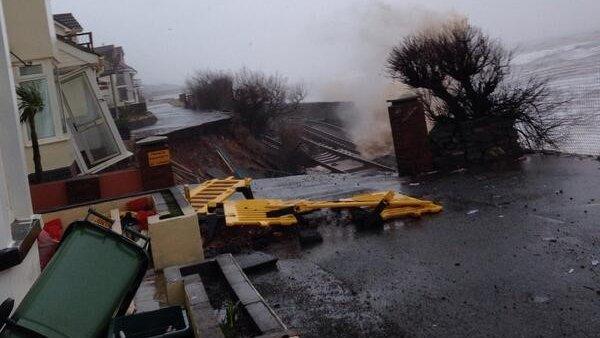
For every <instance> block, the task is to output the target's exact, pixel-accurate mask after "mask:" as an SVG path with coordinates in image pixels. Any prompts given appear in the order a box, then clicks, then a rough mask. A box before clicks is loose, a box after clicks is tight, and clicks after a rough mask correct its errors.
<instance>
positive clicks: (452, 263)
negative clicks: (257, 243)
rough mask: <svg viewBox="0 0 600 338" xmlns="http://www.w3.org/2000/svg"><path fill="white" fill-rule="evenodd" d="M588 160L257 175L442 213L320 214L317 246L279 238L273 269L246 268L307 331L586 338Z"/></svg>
mask: <svg viewBox="0 0 600 338" xmlns="http://www.w3.org/2000/svg"><path fill="white" fill-rule="evenodd" d="M599 169H600V162H598V161H595V160H592V159H580V158H575V157H557V156H537V155H536V156H532V157H529V158H527V159H526V160H525V161H522V162H520V163H519V164H518V168H513V169H506V170H501V171H496V172H493V173H490V172H480V173H478V172H472V171H466V172H461V173H454V174H450V175H448V176H445V177H432V178H429V179H427V180H422V181H418V183H419V185H416V184H413V185H409V184H408V183H409V182H402V180H400V179H396V178H394V177H393V176H391V175H385V176H364V177H361V176H357V175H355V176H347V175H322V176H311V177H292V178H281V179H271V180H258V181H255V184H254V185H255V188H254V190H255V195H257V196H269V197H278V198H286V197H296V198H297V197H309V198H314V197H331V198H336V197H339V195H343V194H344V193H347V194H351V193H355V192H359V191H362V190H364V189H367V190H369V189H386V188H393V189H397V190H400V191H402V192H405V193H408V194H411V195H415V196H421V197H425V198H429V199H433V200H436V201H440V202H441V203H442V204H443V206H444V207H445V210H444V211H443V212H442V213H441V214H439V215H430V216H425V217H423V218H422V219H421V220H413V221H405V222H401V221H397V222H395V223H389V224H387V225H386V226H385V228H384V230H383V231H382V232H380V233H371V234H362V233H356V232H355V230H354V228H353V226H351V225H348V224H344V223H346V222H345V221H340V219H344V215H343V214H342V215H341V217H340V215H335V214H333V213H330V214H324V215H320V216H318V217H320V218H319V219H318V220H317V223H320V224H321V226H320V228H319V229H320V231H321V233H322V234H323V237H324V242H323V243H322V244H320V245H317V246H315V247H312V248H310V249H305V250H301V249H300V248H299V247H298V245H297V244H296V243H292V244H290V243H282V244H277V245H275V246H273V247H272V248H271V251H272V253H275V254H276V255H279V257H280V261H279V263H278V270H277V271H273V272H268V273H264V274H261V275H250V277H251V279H252V280H253V282H254V283H255V286H256V288H257V289H258V290H259V292H261V294H262V295H263V296H264V297H265V298H266V299H267V300H268V301H269V303H270V304H271V305H272V306H273V307H274V309H275V311H276V312H277V313H278V314H279V315H280V316H281V317H282V319H283V320H284V322H286V323H287V324H288V325H289V326H290V327H294V328H297V329H299V330H300V331H301V332H302V333H303V336H305V337H333V336H337V337H398V336H410V337H464V336H495V337H512V336H524V337H531V336H550V337H554V336H563V335H567V336H576V337H586V336H588V337H589V336H597V335H598V333H599V332H600V321H598V320H597V319H598V316H599V315H600V291H599V290H600V276H599V273H600V265H598V262H597V261H596V260H598V259H600V252H599V250H598V249H599V248H600V246H599V244H600V224H599V220H600V180H599V179H598V178H599V176H600V170H599ZM413 183H415V182H413Z"/></svg>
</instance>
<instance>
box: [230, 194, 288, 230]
mask: <svg viewBox="0 0 600 338" xmlns="http://www.w3.org/2000/svg"><path fill="white" fill-rule="evenodd" d="M288 202H289V201H282V200H272V199H254V200H239V201H226V202H225V203H223V210H224V213H225V224H227V226H261V227H268V226H276V225H282V226H289V225H294V224H296V223H298V220H297V219H296V216H294V215H291V214H290V215H285V216H280V217H267V212H269V211H273V210H277V209H280V208H283V207H285V206H287V205H289V203H288Z"/></svg>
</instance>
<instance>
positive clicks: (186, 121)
mask: <svg viewBox="0 0 600 338" xmlns="http://www.w3.org/2000/svg"><path fill="white" fill-rule="evenodd" d="M148 110H149V111H151V112H152V113H153V114H154V115H155V116H156V118H157V121H156V123H155V124H153V125H151V126H147V127H143V128H139V129H134V130H132V131H131V133H132V137H133V138H134V139H140V138H144V137H148V136H156V135H166V134H169V133H172V132H174V131H177V130H183V129H187V128H191V127H197V126H201V125H203V124H206V123H210V122H216V121H221V120H227V119H230V118H231V115H230V114H228V113H225V112H218V111H207V112H197V111H194V110H190V109H185V108H181V107H176V106H173V105H171V104H168V103H160V104H156V105H152V106H149V107H148Z"/></svg>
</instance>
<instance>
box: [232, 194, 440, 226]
mask: <svg viewBox="0 0 600 338" xmlns="http://www.w3.org/2000/svg"><path fill="white" fill-rule="evenodd" d="M384 200H385V201H386V202H387V206H386V207H385V209H384V210H383V211H382V212H381V218H382V219H383V220H389V219H395V218H400V217H420V216H422V215H423V214H430V213H438V212H440V211H442V207H441V206H439V205H437V204H435V203H433V202H430V201H426V200H420V199H417V198H413V197H410V196H406V195H402V194H398V193H395V192H393V191H383V192H375V193H370V194H360V195H355V196H352V197H351V198H344V199H340V200H338V201H309V200H287V201H285V200H278V199H258V200H239V201H226V202H225V203H224V210H225V222H226V224H227V226H264V227H266V226H272V225H280V226H288V225H294V224H296V223H297V222H298V220H297V219H296V217H295V216H294V215H293V214H291V213H292V212H294V213H296V214H302V213H309V212H312V211H316V210H320V209H350V208H361V207H362V208H371V209H373V208H375V207H377V206H378V205H379V203H381V202H382V201H384ZM285 208H293V211H292V212H290V214H288V215H285V216H280V217H268V216H267V213H268V212H270V211H276V210H281V209H285Z"/></svg>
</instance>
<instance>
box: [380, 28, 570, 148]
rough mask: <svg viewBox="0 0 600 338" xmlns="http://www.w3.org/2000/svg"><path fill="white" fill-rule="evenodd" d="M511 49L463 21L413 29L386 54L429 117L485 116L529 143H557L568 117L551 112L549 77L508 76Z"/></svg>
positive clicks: (555, 103)
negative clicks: (522, 78) (419, 97)
mask: <svg viewBox="0 0 600 338" xmlns="http://www.w3.org/2000/svg"><path fill="white" fill-rule="evenodd" d="M511 59H512V52H510V51H507V50H506V49H504V48H503V46H502V45H501V44H500V43H499V42H498V41H495V40H493V39H491V38H490V37H489V36H487V35H486V34H484V33H483V32H482V31H481V30H480V29H478V28H476V27H474V26H472V25H470V24H469V23H468V22H466V21H460V20H458V21H453V22H449V23H447V24H446V25H445V26H443V27H442V28H441V29H439V30H436V31H426V32H421V33H418V34H414V35H412V36H409V37H407V38H405V39H404V41H403V42H402V43H401V44H400V45H399V46H397V47H395V48H394V49H393V50H392V52H391V53H390V55H389V58H388V71H389V73H390V75H391V76H392V77H393V78H394V79H397V80H399V81H401V82H403V83H405V84H408V85H410V86H412V87H414V88H417V89H418V90H419V91H420V92H421V93H422V94H423V95H422V100H423V103H424V104H425V108H426V112H427V114H428V117H429V118H430V119H432V120H433V121H435V122H436V123H437V122H445V123H461V122H465V121H474V120H481V119H486V118H489V119H490V121H503V122H508V124H509V125H512V126H513V128H514V130H513V131H516V132H517V133H519V134H520V135H521V136H522V140H523V141H524V142H526V143H527V145H528V146H529V147H532V148H540V147H542V146H553V147H556V146H557V145H558V143H559V142H560V141H561V136H562V135H561V127H562V126H564V125H565V124H567V123H569V122H570V121H572V120H571V119H569V118H566V117H563V118H561V117H558V116H557V115H556V114H555V112H556V110H557V108H559V107H561V106H563V105H564V104H565V103H566V102H567V100H564V99H560V98H557V96H555V95H554V93H552V92H551V91H550V89H549V87H548V80H540V79H530V80H528V81H513V82H511V81H509V76H510V73H511V67H510V63H511Z"/></svg>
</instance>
